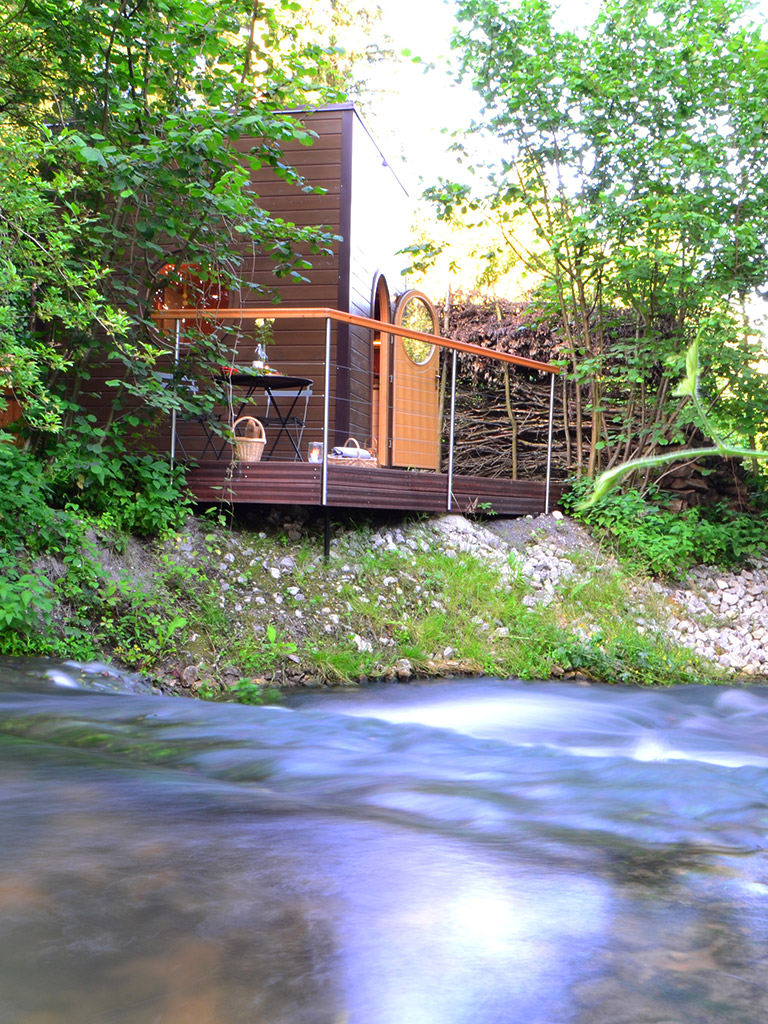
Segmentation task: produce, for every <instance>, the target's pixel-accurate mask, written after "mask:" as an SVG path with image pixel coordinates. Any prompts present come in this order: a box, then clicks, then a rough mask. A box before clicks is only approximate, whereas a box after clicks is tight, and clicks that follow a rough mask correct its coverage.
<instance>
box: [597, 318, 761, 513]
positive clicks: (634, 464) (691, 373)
mask: <svg viewBox="0 0 768 1024" xmlns="http://www.w3.org/2000/svg"><path fill="white" fill-rule="evenodd" d="M685 370H686V372H685V377H684V378H683V380H682V381H681V382H680V383H679V384H678V385H677V387H676V388H675V390H674V392H673V393H674V395H675V396H676V397H678V398H690V400H691V403H692V405H693V407H694V409H695V416H696V419H697V421H698V424H699V426H701V428H702V429H703V430H704V431H705V432H706V433H707V434H708V435H709V436H710V437H711V438H712V440H713V441H714V447H712V448H680V449H676V450H675V451H672V452H667V453H665V454H663V455H652V456H648V457H646V458H641V459H630V460H629V461H628V462H623V463H621V464H620V465H618V466H615V467H614V468H613V469H610V470H607V471H606V472H605V473H601V474H600V476H599V477H598V478H597V480H596V481H595V486H594V489H593V490H592V492H591V494H590V495H589V496H588V498H587V499H586V507H590V506H592V505H595V504H597V503H598V502H599V501H600V500H601V499H602V498H603V497H605V495H606V494H608V492H609V491H610V490H612V489H613V488H614V487H616V486H617V484H618V483H619V482H620V481H621V480H622V479H623V478H624V477H626V476H628V475H630V474H631V473H634V472H636V471H637V470H639V469H651V468H656V467H658V466H663V465H666V464H667V463H668V462H677V461H680V460H689V461H690V460H691V459H696V458H701V457H704V456H707V455H718V456H737V457H741V458H749V459H753V460H755V461H759V460H762V459H768V452H764V451H758V450H755V449H748V448H741V447H739V446H737V445H734V444H731V443H729V442H728V441H727V440H726V439H725V438H723V437H721V436H720V433H719V432H718V430H717V428H716V427H715V425H714V422H713V420H712V417H710V415H709V414H708V412H707V410H706V408H705V406H704V402H703V401H702V398H701V393H700V388H699V338H698V337H697V339H696V341H695V342H694V343H693V344H692V345H691V347H690V348H689V349H688V353H687V355H686V360H685Z"/></svg>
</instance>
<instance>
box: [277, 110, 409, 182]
mask: <svg viewBox="0 0 768 1024" xmlns="http://www.w3.org/2000/svg"><path fill="white" fill-rule="evenodd" d="M340 110H350V111H351V112H352V113H353V114H354V116H355V117H356V118H357V121H358V123H359V124H360V127H361V128H362V129H363V131H364V132H365V133H366V135H367V136H368V138H369V139H370V140H371V142H372V143H373V145H374V147H375V148H376V150H377V151H378V153H379V156H380V157H381V165H382V167H386V168H387V169H388V170H389V172H390V174H391V175H392V177H393V178H394V179H395V181H396V182H397V184H398V185H399V186H400V188H401V189H402V190H403V195H404V196H407V197H408V198H410V193H409V192H408V189H407V188H406V187H405V185H404V184H403V181H402V179H401V178H400V175H399V174H398V173H397V171H396V170H395V168H394V167H393V165H392V164H391V163H390V162H389V160H388V159H387V157H386V154H385V153H384V152H383V150H382V148H381V146H380V145H379V143H378V141H377V140H376V136H375V135H374V134H373V132H372V131H371V129H370V128H369V127H368V124H367V123H366V121H365V118H364V117H363V116H362V114H361V113H360V111H359V110H358V109H357V107H356V106H355V104H354V103H328V104H325V105H324V106H322V107H290V108H289V109H287V110H285V111H283V113H285V114H294V115H295V114H322V113H323V112H324V111H329V112H331V111H340Z"/></svg>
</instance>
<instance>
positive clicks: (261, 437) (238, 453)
mask: <svg viewBox="0 0 768 1024" xmlns="http://www.w3.org/2000/svg"><path fill="white" fill-rule="evenodd" d="M241 423H243V424H245V425H244V427H243V432H242V434H241V435H240V436H239V437H238V435H237V428H238V426H239V425H240V424H241ZM232 433H233V434H234V435H235V440H234V445H235V461H236V462H260V461H261V456H262V455H263V454H264V447H265V445H266V443H267V435H266V433H265V431H264V425H263V423H262V422H261V420H257V419H256V418H255V416H241V417H240V419H239V420H235V422H234V423H233V424H232Z"/></svg>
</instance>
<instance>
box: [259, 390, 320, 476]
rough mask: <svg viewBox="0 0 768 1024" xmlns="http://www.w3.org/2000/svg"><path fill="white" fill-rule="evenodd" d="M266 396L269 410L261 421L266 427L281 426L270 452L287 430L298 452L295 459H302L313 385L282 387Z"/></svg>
mask: <svg viewBox="0 0 768 1024" xmlns="http://www.w3.org/2000/svg"><path fill="white" fill-rule="evenodd" d="M266 397H267V411H266V415H265V416H264V418H263V419H262V421H261V422H262V423H263V424H264V426H265V427H279V428H280V429H279V431H278V434H277V437H276V438H275V440H274V441H273V443H272V446H271V448H270V449H269V451H270V454H271V453H272V452H273V451H274V449H275V447H276V445H277V442H278V440H279V438H280V434H281V433H283V432H285V433H286V434H287V435H288V437H289V439H290V441H291V444H292V445H293V450H294V452H295V453H296V454H295V456H294V460H298V459H301V457H302V456H301V440H302V438H303V437H304V430H305V428H306V426H307V410H308V408H309V400H310V398H311V397H312V387H311V385H307V386H306V387H303V388H295V389H290V388H281V389H280V390H279V391H278V390H275V393H274V394H270V393H269V391H268V392H267V396H266ZM283 399H285V401H283Z"/></svg>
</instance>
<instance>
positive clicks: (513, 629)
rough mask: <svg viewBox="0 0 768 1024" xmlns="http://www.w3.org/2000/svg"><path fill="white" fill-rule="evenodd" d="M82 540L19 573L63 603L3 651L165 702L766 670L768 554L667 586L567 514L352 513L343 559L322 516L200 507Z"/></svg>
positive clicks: (650, 680)
mask: <svg viewBox="0 0 768 1024" xmlns="http://www.w3.org/2000/svg"><path fill="white" fill-rule="evenodd" d="M83 529H84V531H86V533H84V541H83V546H82V548H81V552H80V555H79V556H78V557H74V556H73V555H72V554H71V553H70V554H69V555H68V557H67V558H66V559H64V558H60V559H57V558H55V557H53V556H52V555H50V554H49V555H46V556H45V557H38V558H37V559H36V560H33V561H31V562H30V563H29V564H28V566H26V567H24V569H23V570H20V571H25V572H27V573H28V575H27V576H26V577H25V578H27V579H30V580H34V581H37V582H36V585H37V586H38V587H39V588H40V587H42V586H43V581H45V586H47V587H48V589H47V590H46V591H45V593H46V595H48V597H49V604H50V610H49V611H48V612H47V614H46V615H45V616H43V614H42V612H41V611H40V610H39V608H38V607H37V606H36V605H35V604H34V603H31V604H30V608H29V613H28V619H29V625H28V628H27V629H26V631H25V632H24V634H23V635H22V634H18V636H19V644H18V646H16V647H9V646H8V645H6V646H4V647H3V649H2V651H0V653H5V654H24V655H36V654H49V655H51V656H53V657H58V658H69V659H73V660H77V661H81V662H88V661H93V660H97V661H107V662H111V663H113V664H114V665H115V666H117V667H119V668H120V669H127V670H129V671H137V672H141V673H142V674H143V675H145V676H146V677H147V678H149V679H151V680H152V681H153V682H154V684H155V686H156V687H157V688H158V689H160V690H161V691H162V692H165V693H173V694H178V695H184V696H196V697H203V698H208V699H222V698H225V699H229V698H235V699H238V700H240V701H242V702H245V703H261V702H263V701H265V700H269V699H271V697H272V691H275V690H282V689H284V688H291V687H316V686H322V685H325V684H335V685H339V684H341V685H344V684H354V683H357V682H362V681H367V680H384V681H399V682H405V681H408V680H411V679H415V678H440V677H445V676H451V677H456V676H482V675H486V676H497V677H517V678H522V679H548V678H576V679H581V680H585V681H588V680H600V681H603V682H610V683H626V684H632V685H669V684H675V683H687V682H702V681H704V682H707V681H733V680H739V679H745V680H749V681H753V682H754V681H759V680H763V679H766V678H768V654H766V652H765V650H764V641H765V638H766V636H768V630H767V629H766V624H767V623H768V603H767V595H768V562H766V561H765V560H763V561H757V562H755V563H754V564H753V565H752V566H750V567H749V568H746V569H742V570H740V571H738V572H728V573H724V572H720V571H718V570H716V569H713V568H704V567H697V568H694V569H693V570H692V571H691V572H690V573H689V574H688V576H687V578H686V579H685V580H684V581H682V582H680V583H676V584H674V585H672V584H662V583H660V582H658V581H654V580H651V579H649V578H647V577H645V576H643V575H642V574H639V573H637V572H633V571H632V570H631V569H630V568H628V567H627V566H626V565H624V564H620V563H619V562H618V561H617V560H616V559H615V558H614V557H612V555H611V553H610V552H609V551H608V550H607V549H606V548H605V547H601V546H600V545H599V544H598V543H597V542H596V541H595V540H594V538H593V537H591V536H590V534H589V533H588V532H587V530H586V529H585V528H584V527H583V526H582V525H580V524H579V523H578V522H576V521H575V520H572V519H569V518H567V517H565V516H563V515H562V514H561V513H559V512H555V513H553V514H551V515H548V516H539V517H536V518H530V517H529V518H521V519H501V518H488V519H485V520H482V521H481V520H479V519H474V518H465V517H462V516H456V515H443V516H436V517H431V518H430V517H421V518H417V519H410V520H408V519H399V520H395V519H389V520H379V521H377V522H360V521H359V520H357V521H349V522H347V523H345V524H340V525H337V526H336V527H335V529H334V532H333V536H332V538H331V546H330V558H329V559H327V560H326V559H325V558H324V555H323V536H322V534H323V528H322V520H320V519H318V518H312V516H311V515H310V514H309V513H306V512H301V511H299V510H292V511H291V512H287V511H286V510H275V511H273V512H272V513H270V514H269V515H268V516H263V515H262V516H261V517H260V518H258V519H252V520H251V521H249V522H245V523H240V524H232V523H230V522H227V521H226V520H225V519H224V518H223V517H214V518H213V519H212V518H211V517H210V516H198V517H195V516H190V517H189V518H188V519H187V520H186V523H185V525H184V528H183V529H182V530H181V531H179V532H178V533H176V534H174V535H172V536H171V537H168V538H166V539H165V540H163V541H157V540H154V541H150V540H147V541H140V540H137V539H135V538H127V537H126V536H125V535H116V534H114V533H109V532H98V531H97V530H96V529H95V528H94V527H90V528H88V527H87V524H84V526H83ZM51 595H53V596H55V600H53V598H52V596H51ZM35 613H37V620H35Z"/></svg>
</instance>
